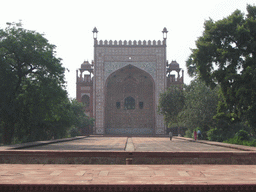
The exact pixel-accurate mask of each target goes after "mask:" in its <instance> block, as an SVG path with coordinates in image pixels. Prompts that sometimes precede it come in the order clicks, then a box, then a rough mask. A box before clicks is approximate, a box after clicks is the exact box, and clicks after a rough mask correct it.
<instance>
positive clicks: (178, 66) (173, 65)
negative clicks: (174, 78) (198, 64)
mask: <svg viewBox="0 0 256 192" xmlns="http://www.w3.org/2000/svg"><path fill="white" fill-rule="evenodd" d="M169 66H170V68H171V69H179V68H180V65H179V64H178V63H177V61H172V62H171V63H170V65H169Z"/></svg>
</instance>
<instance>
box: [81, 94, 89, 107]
mask: <svg viewBox="0 0 256 192" xmlns="http://www.w3.org/2000/svg"><path fill="white" fill-rule="evenodd" d="M82 103H83V104H84V105H85V108H86V109H87V108H89V106H90V97H89V96H88V95H83V96H82Z"/></svg>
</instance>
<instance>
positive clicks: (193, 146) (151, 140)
mask: <svg viewBox="0 0 256 192" xmlns="http://www.w3.org/2000/svg"><path fill="white" fill-rule="evenodd" d="M132 142H133V144H134V148H135V151H170V152H181V151H182V152H186V151H204V152H208V151H241V150H240V149H238V148H229V147H223V146H221V145H219V146H217V145H208V144H207V143H201V142H191V140H182V139H178V138H177V137H174V138H173V139H172V141H170V139H169V138H167V137H132Z"/></svg>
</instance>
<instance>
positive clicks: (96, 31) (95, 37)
mask: <svg viewBox="0 0 256 192" xmlns="http://www.w3.org/2000/svg"><path fill="white" fill-rule="evenodd" d="M92 32H93V38H94V39H97V33H98V32H99V31H98V30H97V28H96V27H94V29H93V31H92Z"/></svg>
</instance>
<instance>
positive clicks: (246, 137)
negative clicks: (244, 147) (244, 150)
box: [235, 130, 250, 141]
mask: <svg viewBox="0 0 256 192" xmlns="http://www.w3.org/2000/svg"><path fill="white" fill-rule="evenodd" d="M235 136H237V137H238V138H239V139H240V140H242V141H244V140H247V141H248V140H250V136H249V133H248V132H247V131H245V130H239V131H238V132H237V133H236V135H235Z"/></svg>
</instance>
